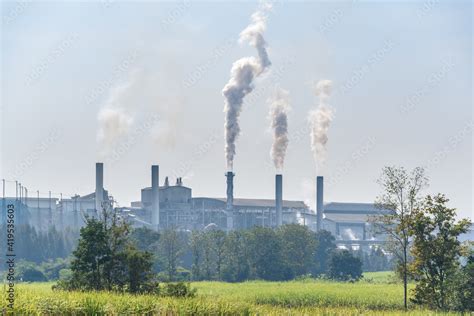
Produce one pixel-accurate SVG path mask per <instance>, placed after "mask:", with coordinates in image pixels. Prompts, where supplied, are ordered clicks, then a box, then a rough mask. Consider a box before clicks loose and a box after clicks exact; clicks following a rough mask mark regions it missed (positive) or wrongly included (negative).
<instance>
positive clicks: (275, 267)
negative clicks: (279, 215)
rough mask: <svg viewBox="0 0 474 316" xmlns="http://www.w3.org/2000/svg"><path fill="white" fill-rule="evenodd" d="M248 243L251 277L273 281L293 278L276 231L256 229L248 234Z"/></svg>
mask: <svg viewBox="0 0 474 316" xmlns="http://www.w3.org/2000/svg"><path fill="white" fill-rule="evenodd" d="M246 243H247V249H248V250H247V251H248V260H249V263H250V274H251V277H252V276H253V277H254V278H256V279H263V280H271V281H276V280H288V279H290V278H291V271H290V270H289V268H288V266H286V265H285V261H284V258H283V255H282V248H283V243H282V240H281V238H279V236H278V235H277V233H276V232H275V230H273V229H271V228H268V227H255V228H253V229H251V230H250V231H248V232H247V238H246Z"/></svg>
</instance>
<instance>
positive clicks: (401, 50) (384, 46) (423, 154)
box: [0, 0, 474, 219]
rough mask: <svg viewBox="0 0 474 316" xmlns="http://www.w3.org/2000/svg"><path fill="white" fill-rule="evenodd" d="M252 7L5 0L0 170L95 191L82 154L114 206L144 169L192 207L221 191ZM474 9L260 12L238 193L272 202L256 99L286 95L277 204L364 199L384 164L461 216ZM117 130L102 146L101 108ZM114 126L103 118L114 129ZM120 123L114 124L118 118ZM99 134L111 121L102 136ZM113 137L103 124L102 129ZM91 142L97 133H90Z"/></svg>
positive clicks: (139, 184)
mask: <svg viewBox="0 0 474 316" xmlns="http://www.w3.org/2000/svg"><path fill="white" fill-rule="evenodd" d="M258 6H259V4H258V3H257V2H226V3H224V2H222V3H221V2H199V1H197V2H194V1H193V2H191V1H176V2H158V1H134V2H125V1H112V0H109V1H95V2H92V1H90V2H86V1H80V2H79V1H77V2H74V1H68V2H59V1H58V2H43V1H35V2H17V1H3V2H2V6H1V10H2V11H1V16H2V28H1V76H2V80H1V137H0V139H1V163H0V167H1V169H0V178H2V179H7V180H8V181H7V195H8V194H10V195H11V194H13V193H14V184H13V183H12V182H11V181H14V180H18V181H20V182H21V183H22V184H23V185H25V186H26V187H27V188H28V190H29V192H35V191H36V190H39V191H40V192H41V193H40V194H41V195H42V196H46V195H47V192H48V191H52V192H53V193H52V194H53V196H55V197H59V194H60V193H62V194H63V196H65V197H67V196H71V195H73V194H76V193H77V194H80V195H84V194H88V193H90V192H92V191H94V185H95V175H94V172H95V168H94V164H95V162H96V161H103V162H104V163H105V179H104V184H105V187H106V189H108V190H109V192H110V193H111V194H112V195H113V196H114V197H115V199H116V200H117V202H118V204H119V205H122V206H124V205H129V203H130V202H131V201H136V200H139V199H140V189H141V188H143V187H146V186H149V185H150V181H151V179H150V177H151V176H150V169H151V168H150V166H151V164H159V165H160V182H163V181H164V177H165V176H169V177H170V181H171V182H172V183H173V182H174V181H175V179H174V178H176V177H182V178H183V183H184V185H186V186H189V187H191V188H192V189H193V196H195V197H197V196H209V197H224V196H225V190H226V188H225V177H224V174H225V172H226V171H227V170H226V160H225V155H224V143H225V141H224V112H223V109H224V97H223V95H222V89H223V87H224V85H225V84H226V83H227V82H228V81H229V77H230V69H231V67H232V63H233V62H234V61H236V60H237V59H239V58H242V57H246V56H255V55H256V51H255V49H254V48H253V47H250V46H248V45H247V44H245V43H243V44H241V43H239V42H238V36H239V33H240V32H241V31H242V30H243V29H244V28H245V27H246V26H247V25H248V24H249V23H250V17H251V15H252V13H253V12H255V10H256V9H257V8H258ZM472 12H473V10H472V3H471V2H470V1H391V2H386V1H382V2H379V1H377V2H376V1H368V2H365V1H347V2H343V1H327V2H320V1H318V2H316V1H314V2H311V3H303V2H294V1H274V3H273V11H272V12H271V13H270V15H269V17H268V21H267V29H266V31H265V33H264V37H265V40H266V41H267V43H268V53H269V58H270V60H271V62H272V65H271V66H270V67H269V69H268V71H266V72H265V73H264V74H263V75H262V76H261V77H259V78H257V80H256V81H255V82H254V90H253V91H252V92H251V93H250V94H249V95H248V96H247V97H246V99H245V102H244V105H243V109H242V113H241V115H240V125H241V135H240V137H239V138H238V140H237V144H236V156H235V162H234V172H235V174H236V176H235V178H234V181H235V191H234V193H235V196H236V197H242V198H273V195H274V175H275V168H274V166H273V163H272V160H271V157H270V149H271V146H272V132H271V129H270V123H271V122H270V119H269V115H268V113H269V105H268V102H267V100H268V99H269V98H271V97H272V95H273V93H274V91H275V89H276V88H277V87H280V88H282V89H285V90H287V91H289V99H290V105H291V111H290V112H289V117H288V124H289V146H288V150H287V154H286V158H285V165H284V168H283V179H284V180H283V184H284V187H283V194H284V198H285V199H292V200H304V201H306V202H307V203H309V205H310V206H311V208H314V200H315V190H314V186H315V184H314V182H315V177H316V175H320V174H321V175H324V176H325V181H326V182H325V183H326V185H325V201H326V202H330V201H338V202H373V201H374V200H375V198H376V197H377V195H379V194H380V193H381V188H380V186H379V185H378V184H377V181H376V180H377V178H378V177H379V176H380V173H381V170H382V168H383V167H384V166H387V165H394V166H403V167H405V168H407V169H409V170H410V169H412V168H414V167H416V166H424V167H426V171H427V175H428V177H429V179H430V185H429V187H428V188H426V189H425V190H424V191H423V193H424V194H428V193H431V194H434V193H438V192H441V193H444V194H446V195H447V197H448V198H449V199H450V200H451V201H450V204H449V205H450V206H451V207H455V208H457V209H458V214H459V216H462V217H470V218H471V219H472V218H474V215H473V207H472V205H473V200H472V198H473V195H474V194H473V185H472V179H473V167H472V157H473V137H472V130H473V127H474V121H473V116H472V107H473V102H472V101H473V99H472V71H473V65H472V37H473V34H472V30H473V27H472ZM319 80H331V81H332V83H333V93H332V95H331V96H330V98H329V101H328V103H329V105H330V106H331V107H332V109H333V111H334V118H333V121H332V122H331V125H330V127H329V130H328V143H327V159H326V162H325V165H324V166H322V167H320V168H318V169H317V168H316V165H315V162H314V159H313V155H312V152H311V147H310V136H309V128H308V113H309V112H310V111H311V110H313V109H315V107H316V106H317V104H318V99H317V98H316V97H315V95H314V93H313V84H314V83H315V82H317V81H319ZM114 107H118V108H120V109H121V111H123V112H124V113H125V114H127V117H131V118H130V119H128V118H127V119H125V120H122V117H118V118H117V120H119V122H120V123H124V124H125V126H126V127H127V128H128V129H126V130H121V129H119V130H118V134H119V136H118V137H116V138H114V139H113V140H112V141H110V142H109V141H106V140H107V135H105V136H104V135H102V136H101V125H100V123H101V121H100V120H99V118H100V117H101V116H100V115H99V113H102V112H101V111H102V110H104V109H108V108H114ZM116 123H117V121H116ZM124 124H122V125H124ZM109 127H110V126H109ZM111 127H112V128H113V127H116V126H115V125H113V126H111ZM104 139H105V140H104Z"/></svg>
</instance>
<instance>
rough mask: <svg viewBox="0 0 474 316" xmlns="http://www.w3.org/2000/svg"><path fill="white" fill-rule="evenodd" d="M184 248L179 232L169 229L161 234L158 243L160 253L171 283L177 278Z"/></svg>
mask: <svg viewBox="0 0 474 316" xmlns="http://www.w3.org/2000/svg"><path fill="white" fill-rule="evenodd" d="M184 246H185V243H184V241H183V238H182V236H180V234H179V232H178V231H176V230H173V229H167V230H165V231H163V233H162V234H161V237H160V240H159V242H158V253H159V254H160V255H161V258H162V260H163V261H164V267H165V270H166V273H167V275H168V280H170V281H172V280H174V279H175V277H176V269H177V267H178V264H179V259H180V256H181V254H182V253H183V250H184Z"/></svg>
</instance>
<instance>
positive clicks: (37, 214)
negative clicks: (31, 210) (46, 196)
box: [36, 190, 41, 229]
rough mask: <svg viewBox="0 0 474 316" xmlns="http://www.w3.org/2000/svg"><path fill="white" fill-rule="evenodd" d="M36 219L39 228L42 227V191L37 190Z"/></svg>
mask: <svg viewBox="0 0 474 316" xmlns="http://www.w3.org/2000/svg"><path fill="white" fill-rule="evenodd" d="M36 211H37V212H36V220H37V225H38V227H39V229H41V214H40V191H39V190H37V191H36Z"/></svg>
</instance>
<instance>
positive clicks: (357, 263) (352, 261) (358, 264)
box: [329, 250, 362, 281]
mask: <svg viewBox="0 0 474 316" xmlns="http://www.w3.org/2000/svg"><path fill="white" fill-rule="evenodd" d="M361 277H362V261H361V260H360V259H359V258H357V257H355V256H353V255H352V254H351V253H350V252H349V251H348V250H342V251H335V252H334V253H333V254H332V255H331V258H330V259H329V278H331V279H334V280H339V281H358V280H359V279H360V278H361Z"/></svg>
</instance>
